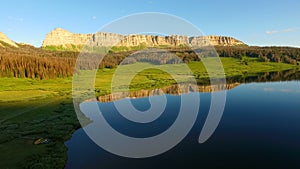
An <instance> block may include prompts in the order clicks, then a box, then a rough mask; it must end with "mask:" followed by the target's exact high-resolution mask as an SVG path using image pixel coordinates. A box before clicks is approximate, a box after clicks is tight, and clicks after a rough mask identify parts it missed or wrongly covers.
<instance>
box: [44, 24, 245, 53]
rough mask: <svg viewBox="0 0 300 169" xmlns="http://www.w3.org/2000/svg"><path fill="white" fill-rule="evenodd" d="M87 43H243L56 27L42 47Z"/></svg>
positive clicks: (155, 44)
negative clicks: (92, 32) (70, 29)
mask: <svg viewBox="0 0 300 169" xmlns="http://www.w3.org/2000/svg"><path fill="white" fill-rule="evenodd" d="M87 43H89V44H90V45H92V46H99V47H102V46H126V47H132V46H139V45H146V46H148V47H155V46H171V47H176V46H180V45H189V46H208V45H214V46H237V45H245V44H244V43H243V42H242V41H239V40H237V39H235V38H232V37H226V36H198V37H189V36H180V35H171V36H154V35H140V34H137V35H119V34H115V33H104V32H98V33H95V34H74V33H71V32H69V31H67V30H64V29H61V28H56V29H54V30H53V31H51V32H50V33H48V34H47V35H46V38H45V40H44V41H43V45H42V47H44V48H45V47H47V46H61V47H68V46H71V45H75V46H84V45H86V44H87Z"/></svg>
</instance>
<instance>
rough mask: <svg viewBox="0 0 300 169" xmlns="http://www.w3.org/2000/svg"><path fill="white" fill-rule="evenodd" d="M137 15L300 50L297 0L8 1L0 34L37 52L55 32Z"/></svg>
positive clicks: (91, 28) (2, 10)
mask: <svg viewBox="0 0 300 169" xmlns="http://www.w3.org/2000/svg"><path fill="white" fill-rule="evenodd" d="M138 12H163V13H169V14H172V15H176V16H179V17H181V18H184V19H186V20H187V21H189V22H191V23H193V24H194V25H196V26H197V27H198V28H199V29H200V30H202V31H203V33H204V34H205V35H224V36H233V37H235V38H237V39H240V40H242V41H244V42H245V43H247V44H249V45H259V46H270V45H281V46H282V45H283V46H297V47H300V1H299V0H284V1H283V0H280V1H279V0H278V1H277V0H265V1H264V0H251V1H249V0H208V1H201V0H190V1H189V0H185V1H176V0H119V1H117V0H107V1H101V0H98V1H96V0H95V1H89V0H84V1H80V0H78V1H76V0H74V1H68V0H43V1H38V0H35V1H33V0H27V1H21V0H19V1H17V0H9V1H3V2H1V6H0V14H1V15H0V25H1V27H0V28H1V29H0V32H3V33H5V34H6V35H7V36H8V37H9V38H10V39H12V40H14V41H16V42H25V43H30V44H33V45H35V46H40V45H41V43H42V40H43V39H44V38H45V36H46V34H47V33H48V32H50V31H51V30H53V29H54V28H57V27H61V28H64V29H67V30H69V31H71V32H74V33H94V32H96V31H97V30H99V29H100V28H101V27H103V26H104V25H106V24H108V23H109V22H111V21H113V20H115V19H118V18H120V17H123V16H126V15H129V14H133V13H138Z"/></svg>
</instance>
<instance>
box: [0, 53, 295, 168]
mask: <svg viewBox="0 0 300 169" xmlns="http://www.w3.org/2000/svg"><path fill="white" fill-rule="evenodd" d="M221 62H222V64H220V62H219V60H215V59H213V58H204V59H203V60H202V61H201V62H190V63H188V64H187V65H185V64H176V65H151V64H149V63H135V64H132V65H122V66H120V67H118V68H113V69H107V68H105V69H99V70H97V72H96V75H93V74H92V76H91V75H89V76H87V77H88V78H92V79H89V80H91V82H95V93H96V95H105V94H109V93H111V91H112V87H113V89H114V90H116V91H124V90H141V89H153V88H159V87H163V86H168V85H172V84H176V83H177V82H184V81H185V80H187V79H189V78H193V76H191V75H192V74H193V75H194V77H195V78H196V80H197V82H201V79H207V78H209V77H213V78H220V77H224V75H225V76H226V77H233V76H253V75H257V74H259V73H263V72H273V71H283V70H289V69H298V68H299V66H297V65H291V64H285V63H275V62H260V61H259V60H258V59H255V58H243V60H241V59H235V58H221ZM187 68H189V69H187ZM222 68H224V71H225V72H223V70H222ZM85 73H86V74H87V75H88V74H89V73H88V71H87V72H83V74H85ZM224 73H225V74H224ZM129 77H131V78H129ZM114 78H115V79H114ZM175 78H176V80H177V81H176V80H175ZM127 81H129V84H130V86H129V89H128V86H126V84H127V83H125V82H127ZM111 84H113V86H111ZM89 122H90V121H89V119H86V123H87V124H88V123H89ZM80 127H81V126H80V124H79V122H78V120H77V117H76V113H75V112H74V107H73V102H72V78H71V77H69V78H57V79H49V80H38V79H28V78H0V129H1V133H0V151H1V153H0V158H1V161H0V168H51V169H53V168H63V167H64V165H65V162H66V160H67V148H66V146H65V145H64V142H65V141H67V140H68V139H70V137H71V135H72V133H73V132H74V131H75V130H77V129H78V128H80ZM39 138H49V139H50V140H51V141H50V142H49V144H41V145H34V144H33V143H34V141H35V140H37V139H39Z"/></svg>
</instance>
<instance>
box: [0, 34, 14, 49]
mask: <svg viewBox="0 0 300 169" xmlns="http://www.w3.org/2000/svg"><path fill="white" fill-rule="evenodd" d="M0 41H2V42H4V43H6V44H8V45H10V46H13V47H19V46H18V45H17V44H16V42H14V41H12V40H10V39H9V38H8V37H7V36H6V35H5V34H4V33H2V32H0ZM0 46H1V47H5V45H4V44H2V43H0Z"/></svg>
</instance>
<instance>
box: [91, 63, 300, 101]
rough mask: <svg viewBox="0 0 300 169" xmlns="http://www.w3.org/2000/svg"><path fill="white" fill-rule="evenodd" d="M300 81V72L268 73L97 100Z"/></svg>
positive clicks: (179, 85) (112, 95)
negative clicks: (212, 83)
mask: <svg viewBox="0 0 300 169" xmlns="http://www.w3.org/2000/svg"><path fill="white" fill-rule="evenodd" d="M292 80H300V71H299V70H294V69H293V70H287V71H281V72H267V73H261V74H259V75H252V76H249V75H248V76H247V75H245V76H235V77H229V78H226V82H227V83H226V84H224V83H219V84H214V85H210V84H202V85H193V84H177V85H172V86H166V87H162V88H160V89H149V90H139V91H129V92H117V93H113V94H109V95H105V96H99V97H98V98H97V100H98V101H100V102H111V101H116V100H120V99H123V98H128V97H129V98H141V97H147V96H156V95H162V94H171V95H180V94H185V93H190V92H217V91H223V90H230V89H232V88H234V87H236V86H238V85H240V84H241V83H252V82H272V81H292Z"/></svg>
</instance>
